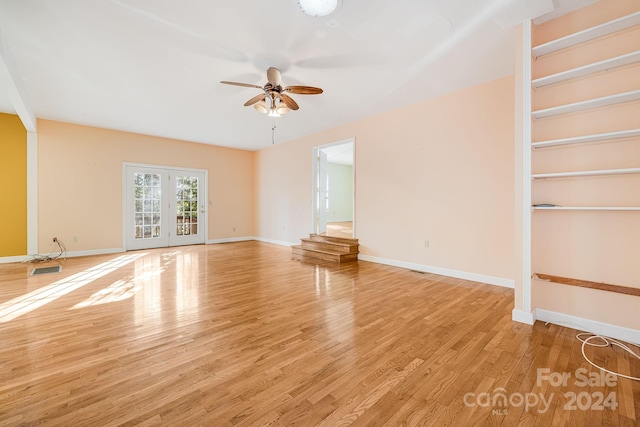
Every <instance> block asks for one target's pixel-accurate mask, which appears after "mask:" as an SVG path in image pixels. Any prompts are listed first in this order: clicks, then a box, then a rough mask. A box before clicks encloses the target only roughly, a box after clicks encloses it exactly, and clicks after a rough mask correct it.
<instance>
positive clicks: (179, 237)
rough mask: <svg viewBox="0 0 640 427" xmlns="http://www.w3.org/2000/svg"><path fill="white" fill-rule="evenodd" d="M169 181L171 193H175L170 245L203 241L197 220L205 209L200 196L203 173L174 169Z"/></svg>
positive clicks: (202, 232)
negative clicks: (173, 221) (173, 220)
mask: <svg viewBox="0 0 640 427" xmlns="http://www.w3.org/2000/svg"><path fill="white" fill-rule="evenodd" d="M170 182H171V190H170V191H171V194H175V201H174V204H173V205H174V206H175V209H174V212H173V213H172V219H175V223H174V224H173V227H172V228H173V230H174V232H173V233H171V236H170V239H169V244H170V246H177V245H194V244H198V243H204V242H205V241H204V230H203V228H202V227H201V226H200V223H199V221H198V219H199V217H200V215H201V214H204V211H205V205H204V200H203V199H202V197H201V194H202V187H203V185H204V173H202V172H196V171H193V172H191V171H189V172H186V173H185V171H175V172H174V173H173V174H172V179H170Z"/></svg>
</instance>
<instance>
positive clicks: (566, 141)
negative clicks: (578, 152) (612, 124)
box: [531, 129, 640, 148]
mask: <svg viewBox="0 0 640 427" xmlns="http://www.w3.org/2000/svg"><path fill="white" fill-rule="evenodd" d="M636 136H640V129H629V130H621V131H616V132H607V133H599V134H593V135H583V136H574V137H571V138H562V139H550V140H548V141H540V142H534V143H532V144H531V146H532V147H533V148H545V147H557V146H561V145H570V144H584V143H588V142H598V141H613V140H617V139H623V138H633V137H636Z"/></svg>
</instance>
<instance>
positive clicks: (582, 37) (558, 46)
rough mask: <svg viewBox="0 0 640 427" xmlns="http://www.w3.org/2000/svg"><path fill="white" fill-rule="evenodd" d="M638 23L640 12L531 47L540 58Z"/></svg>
mask: <svg viewBox="0 0 640 427" xmlns="http://www.w3.org/2000/svg"><path fill="white" fill-rule="evenodd" d="M638 24H640V12H636V13H632V14H631V15H627V16H623V17H621V18H618V19H614V20H612V21H609V22H605V23H603V24H600V25H596V26H595V27H591V28H587V29H586V30H582V31H578V32H577V33H573V34H569V35H568V36H565V37H562V38H559V39H556V40H552V41H550V42H548V43H544V44H541V45H538V46H535V47H534V48H533V49H531V53H532V54H533V56H534V57H536V58H538V57H540V56H542V55H548V54H550V53H553V52H557V51H559V50H562V49H566V48H568V47H571V46H575V45H577V44H580V43H584V42H587V41H589V40H593V39H597V38H598V37H602V36H606V35H607V34H611V33H615V32H616V31H621V30H624V29H626V28H630V27H633V26H634V25H638Z"/></svg>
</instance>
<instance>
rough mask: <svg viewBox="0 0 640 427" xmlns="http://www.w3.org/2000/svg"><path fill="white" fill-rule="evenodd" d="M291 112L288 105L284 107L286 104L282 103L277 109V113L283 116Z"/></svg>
mask: <svg viewBox="0 0 640 427" xmlns="http://www.w3.org/2000/svg"><path fill="white" fill-rule="evenodd" d="M289 111H291V110H290V109H289V107H287V106H286V105H284V103H282V102H281V103H280V104H278V107H277V108H276V113H278V114H280V115H283V114H287V113H288V112H289Z"/></svg>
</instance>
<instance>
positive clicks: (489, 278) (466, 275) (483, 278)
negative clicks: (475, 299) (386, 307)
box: [358, 254, 515, 289]
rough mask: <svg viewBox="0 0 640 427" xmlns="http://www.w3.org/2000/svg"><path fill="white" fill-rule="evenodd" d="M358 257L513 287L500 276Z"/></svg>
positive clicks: (415, 269)
mask: <svg viewBox="0 0 640 427" xmlns="http://www.w3.org/2000/svg"><path fill="white" fill-rule="evenodd" d="M358 259H359V260H363V261H370V262H375V263H378V264H385V265H391V266H394V267H400V268H406V269H408V270H414V271H421V272H424V273H433V274H439V275H441V276H448V277H455V278H457V279H465V280H470V281H472V282H481V283H486V284H488V285H495V286H501V287H504V288H511V289H513V288H514V287H515V283H514V281H513V279H505V278H502V277H494V276H487V275H484V274H476V273H469V272H466V271H458V270H450V269H448V268H441V267H434V266H431V265H424V264H416V263H412V262H406V261H398V260H395V259H387V258H380V257H375V256H371V255H364V254H358Z"/></svg>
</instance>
